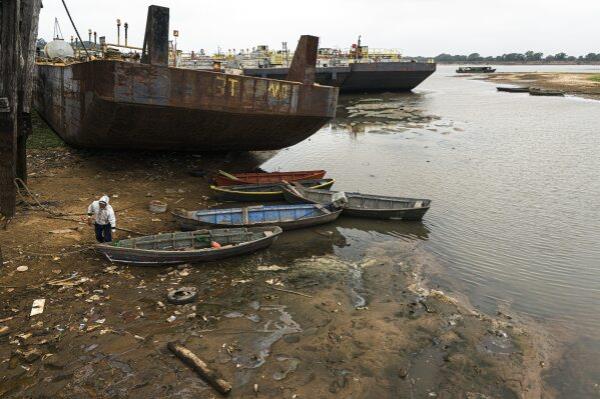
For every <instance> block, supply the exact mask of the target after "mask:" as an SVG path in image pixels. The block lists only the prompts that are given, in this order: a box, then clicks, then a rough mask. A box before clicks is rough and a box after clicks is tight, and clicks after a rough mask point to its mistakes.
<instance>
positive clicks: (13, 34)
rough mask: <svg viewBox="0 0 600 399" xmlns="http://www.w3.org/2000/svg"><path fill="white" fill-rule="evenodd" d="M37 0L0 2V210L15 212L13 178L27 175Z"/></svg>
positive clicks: (9, 216)
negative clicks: (27, 145) (27, 142)
mask: <svg viewBox="0 0 600 399" xmlns="http://www.w3.org/2000/svg"><path fill="white" fill-rule="evenodd" d="M40 7H41V0H3V1H1V2H0V213H1V214H2V215H3V216H5V217H7V218H11V217H13V216H14V214H15V205H16V199H15V196H16V191H15V190H16V187H15V183H14V182H15V178H16V177H21V178H22V179H23V180H25V178H26V177H27V176H26V175H27V167H26V162H27V159H26V150H25V145H26V141H27V135H28V134H29V133H30V131H31V113H30V112H31V96H32V89H33V69H34V62H35V41H36V37H37V27H38V17H39V11H40Z"/></svg>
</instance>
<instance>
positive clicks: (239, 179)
mask: <svg viewBox="0 0 600 399" xmlns="http://www.w3.org/2000/svg"><path fill="white" fill-rule="evenodd" d="M325 173H327V172H325V171H324V170H304V171H294V172H262V173H232V174H230V173H227V172H224V171H222V170H220V171H219V174H218V175H216V176H215V177H214V181H215V183H216V185H217V186H234V185H241V184H270V183H281V182H283V181H288V182H291V181H298V180H315V179H322V178H323V177H325Z"/></svg>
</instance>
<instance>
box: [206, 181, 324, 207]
mask: <svg viewBox="0 0 600 399" xmlns="http://www.w3.org/2000/svg"><path fill="white" fill-rule="evenodd" d="M297 183H299V184H302V185H305V186H307V187H308V188H313V189H320V190H329V189H330V188H331V186H333V183H335V180H334V179H322V180H320V181H319V180H315V181H314V183H313V181H310V180H305V181H300V182H297ZM274 186H276V187H273V185H271V187H268V188H265V189H264V190H262V189H261V191H250V190H253V188H254V187H256V186H255V185H245V186H225V187H222V186H220V187H217V186H211V187H210V188H211V189H212V190H213V191H214V192H215V194H216V195H217V197H218V198H219V199H221V200H223V201H236V202H263V201H284V200H285V198H284V196H283V195H284V191H283V189H282V188H281V187H280V186H279V185H274ZM330 202H331V201H330Z"/></svg>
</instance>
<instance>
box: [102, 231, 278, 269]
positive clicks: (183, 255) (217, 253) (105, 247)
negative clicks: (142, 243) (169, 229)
mask: <svg viewBox="0 0 600 399" xmlns="http://www.w3.org/2000/svg"><path fill="white" fill-rule="evenodd" d="M281 232H282V230H281V229H276V231H275V232H274V233H273V234H271V235H269V236H266V237H263V238H261V239H258V240H255V241H249V242H245V243H242V244H239V245H235V246H231V247H227V248H219V249H211V250H207V251H201V250H195V251H168V250H144V249H133V248H122V247H115V246H112V245H109V244H97V245H96V246H95V250H96V251H97V252H99V253H101V254H103V255H104V256H106V258H107V259H108V260H109V261H111V262H117V263H129V264H136V265H142V266H144V265H145V266H157V265H168V264H180V263H196V262H209V261H215V260H220V259H226V258H231V257H234V256H240V255H246V254H250V253H253V252H256V251H258V250H261V249H264V248H267V247H269V246H270V245H271V244H273V242H274V241H275V240H276V239H277V237H278V236H279V234H281Z"/></svg>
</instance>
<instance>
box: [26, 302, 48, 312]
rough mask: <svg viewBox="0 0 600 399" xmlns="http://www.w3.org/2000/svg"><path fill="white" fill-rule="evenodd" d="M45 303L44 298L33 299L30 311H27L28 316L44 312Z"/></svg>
mask: <svg viewBox="0 0 600 399" xmlns="http://www.w3.org/2000/svg"><path fill="white" fill-rule="evenodd" d="M45 304H46V300H45V299H36V300H35V301H33V305H31V313H29V316H35V315H37V314H42V313H44V305H45Z"/></svg>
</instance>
